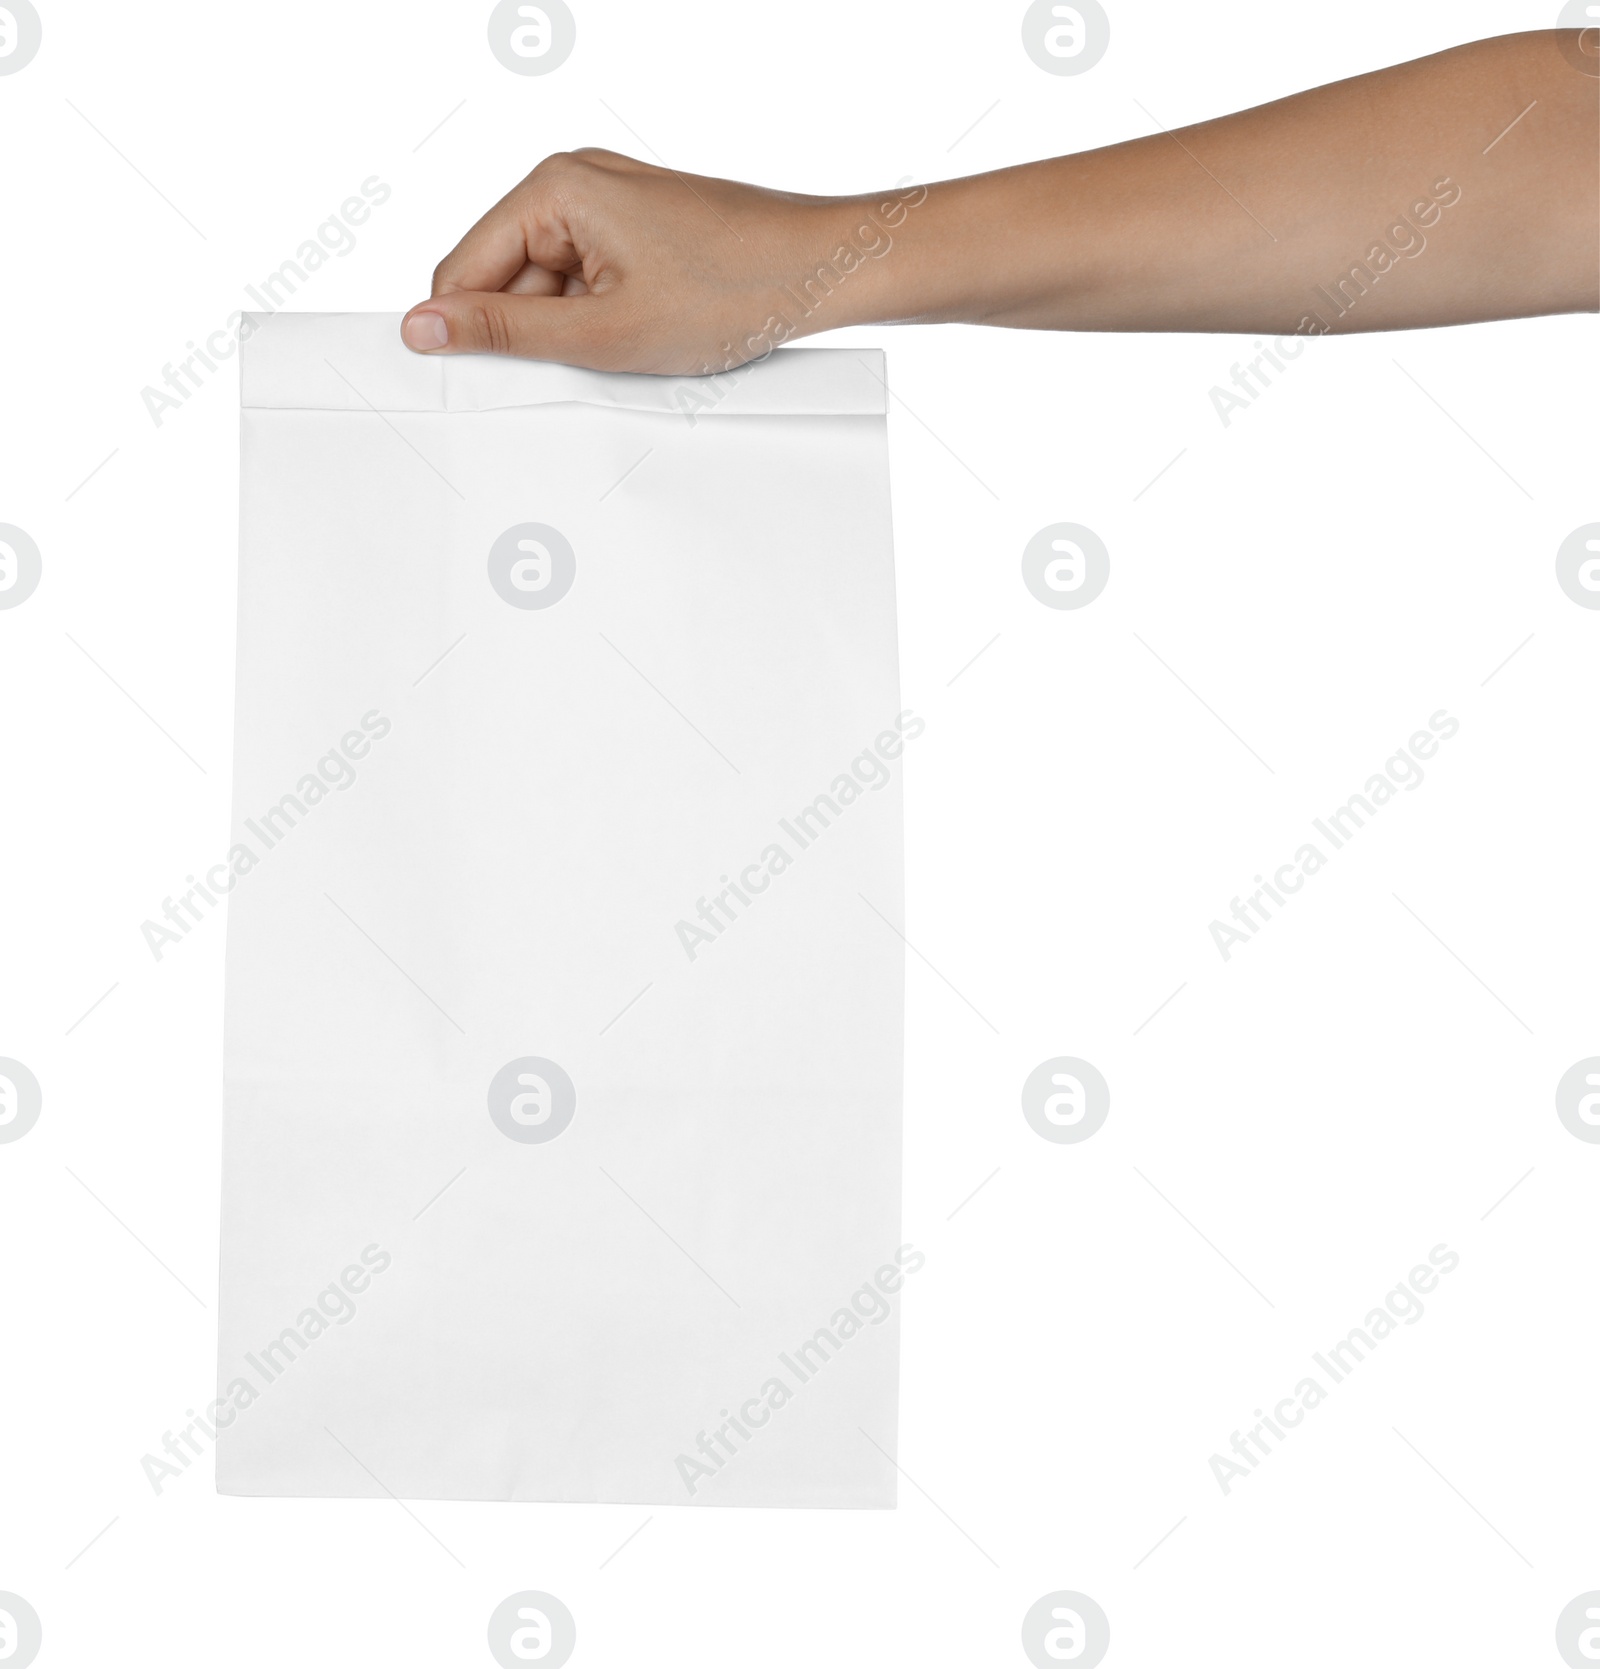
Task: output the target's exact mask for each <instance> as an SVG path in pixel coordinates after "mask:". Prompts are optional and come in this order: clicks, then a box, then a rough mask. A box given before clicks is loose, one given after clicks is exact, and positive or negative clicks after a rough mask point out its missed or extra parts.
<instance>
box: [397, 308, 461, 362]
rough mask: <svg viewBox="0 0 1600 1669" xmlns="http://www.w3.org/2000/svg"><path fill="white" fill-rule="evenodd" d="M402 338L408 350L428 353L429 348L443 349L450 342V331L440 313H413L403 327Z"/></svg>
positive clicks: (401, 329) (401, 328)
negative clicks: (412, 349) (413, 349)
mask: <svg viewBox="0 0 1600 1669" xmlns="http://www.w3.org/2000/svg"><path fill="white" fill-rule="evenodd" d="M400 336H401V339H402V340H403V341H404V343H405V345H406V346H407V347H408V348H415V349H417V350H418V352H421V353H426V352H427V350H428V349H429V348H442V347H443V346H444V345H445V344H446V343H447V342H448V341H449V340H450V331H449V327H448V326H447V325H446V324H445V322H444V319H443V318H442V317H441V316H440V315H439V314H438V313H413V314H412V315H411V317H410V318H409V319H407V320H406V322H405V323H404V324H403V325H401V327H400Z"/></svg>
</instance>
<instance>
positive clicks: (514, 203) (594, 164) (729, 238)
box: [401, 150, 915, 375]
mask: <svg viewBox="0 0 1600 1669" xmlns="http://www.w3.org/2000/svg"><path fill="white" fill-rule="evenodd" d="M913 195H915V194H913ZM905 213H906V209H905V207H904V204H903V203H902V202H900V200H899V199H897V198H894V197H890V198H888V199H886V200H885V201H884V202H883V203H881V204H880V203H879V202H878V201H877V200H876V199H871V198H868V199H843V198H822V197H801V196H796V195H794V194H791V193H787V192H780V191H764V190H762V189H760V188H758V187H756V186H749V185H740V184H737V183H735V182H733V181H730V180H713V179H702V178H699V177H697V176H693V175H687V174H678V173H675V172H674V171H673V170H671V169H668V168H657V167H654V166H652V165H651V164H649V163H646V162H636V161H634V159H633V158H631V157H625V156H619V155H617V154H616V153H615V152H614V151H600V150H581V151H574V152H571V153H570V154H562V155H558V156H552V157H548V158H546V160H545V161H543V162H541V163H540V164H539V166H538V167H537V168H535V169H534V171H533V172H532V173H531V174H530V175H529V176H528V177H527V178H526V179H525V180H524V181H523V182H522V183H521V185H519V186H518V187H517V188H516V189H515V190H514V191H512V192H511V193H510V194H509V195H508V196H506V197H504V198H502V199H501V201H500V202H498V203H497V204H496V205H495V206H494V207H493V208H492V209H491V210H490V211H489V212H488V214H486V215H485V216H484V217H483V219H482V220H480V221H479V222H478V223H477V225H476V226H474V227H473V228H472V230H471V231H470V232H468V233H467V235H466V236H465V237H464V238H463V239H462V240H461V242H460V243H459V244H457V245H456V247H455V248H454V249H453V250H452V251H451V252H450V254H449V255H447V256H446V257H445V259H444V260H443V261H442V262H441V263H440V265H439V267H438V269H437V271H435V273H434V275H433V295H432V297H431V298H430V299H429V300H428V301H425V302H422V303H421V304H420V305H418V306H416V307H414V308H412V310H411V311H410V312H409V313H408V314H407V315H406V317H405V320H404V322H403V324H402V326H401V334H402V336H403V338H404V340H405V343H406V346H407V347H409V348H413V349H415V350H416V351H417V352H419V353H499V354H516V355H519V356H521V357H524V358H532V359H554V360H561V361H564V362H565V363H567V364H569V365H586V366H592V367H594V368H596V369H599V370H609V371H650V372H656V373H661V374H680V375H681V374H689V375H698V374H703V373H706V372H712V371H721V370H725V369H728V368H730V367H732V366H734V365H740V364H743V363H744V362H745V361H746V360H750V359H756V358H760V357H762V356H763V355H765V354H766V353H768V352H770V351H771V350H772V348H774V347H776V346H777V345H778V343H779V342H782V341H787V340H790V339H792V338H794V337H796V336H802V335H809V334H810V333H811V332H812V331H814V330H822V329H829V328H832V327H833V326H835V325H841V324H849V323H853V322H856V320H857V319H860V318H865V317H867V316H868V315H869V313H870V311H871V304H870V301H869V295H870V294H871V293H873V292H874V289H875V287H874V286H873V285H872V284H871V283H870V282H868V277H867V274H866V268H867V267H869V266H870V265H872V264H873V262H874V259H875V257H877V256H880V255H882V254H884V253H886V252H887V250H888V248H889V246H890V242H891V240H892V230H891V227H890V225H889V224H888V223H887V222H888V221H889V220H893V221H895V222H896V223H897V222H898V221H899V220H901V219H903V218H904V215H905ZM847 266H848V267H849V268H850V269H851V270H850V271H849V272H846V271H845V270H844V268H845V267H847ZM819 271H820V272H822V273H823V274H824V276H823V278H822V279H821V280H820V282H819V278H818V274H819Z"/></svg>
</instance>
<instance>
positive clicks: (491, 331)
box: [466, 301, 512, 354]
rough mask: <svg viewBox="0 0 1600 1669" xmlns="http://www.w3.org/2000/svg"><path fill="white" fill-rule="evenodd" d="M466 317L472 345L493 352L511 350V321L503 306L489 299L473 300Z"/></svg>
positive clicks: (502, 352) (506, 352) (501, 352)
mask: <svg viewBox="0 0 1600 1669" xmlns="http://www.w3.org/2000/svg"><path fill="white" fill-rule="evenodd" d="M466 319H467V330H468V335H469V339H470V340H471V342H472V345H473V346H474V347H477V348H482V349H484V350H486V351H487V352H489V353H494V354H508V353H510V352H511V350H512V331H511V321H510V319H509V318H507V316H506V312H505V309H504V308H503V307H500V306H498V305H496V304H495V303H494V302H489V301H479V302H474V303H473V304H472V306H471V307H469V308H468V309H467V313H466Z"/></svg>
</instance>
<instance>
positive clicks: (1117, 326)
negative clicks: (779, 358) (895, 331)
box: [807, 31, 1600, 333]
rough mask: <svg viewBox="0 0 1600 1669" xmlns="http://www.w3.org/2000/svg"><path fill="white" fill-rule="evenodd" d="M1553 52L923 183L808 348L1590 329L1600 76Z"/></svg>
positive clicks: (1498, 54)
mask: <svg viewBox="0 0 1600 1669" xmlns="http://www.w3.org/2000/svg"><path fill="white" fill-rule="evenodd" d="M1575 38H1576V37H1575V36H1574V35H1572V34H1571V33H1569V34H1568V35H1567V37H1566V44H1567V46H1568V50H1569V51H1570V50H1571V43H1572V42H1574V41H1575ZM1562 44H1563V42H1562V40H1561V38H1560V37H1558V35H1557V33H1556V32H1554V31H1549V32H1544V33H1538V34H1525V35H1513V36H1506V37H1503V38H1500V39H1497V40H1490V41H1482V42H1477V43H1475V44H1473V45H1470V46H1465V47H1460V48H1456V49H1454V50H1452V51H1448V52H1443V53H1439V54H1437V55H1436V56H1434V57H1431V58H1424V59H1420V60H1417V61H1416V62H1414V63H1409V64H1401V65H1398V66H1396V67H1394V68H1391V69H1385V70H1380V71H1378V72H1376V73H1374V74H1370V75H1363V76H1358V77H1356V78H1354V79H1353V80H1349V81H1342V82H1338V83H1335V84H1333V85H1331V86H1327V87H1321V88H1317V89H1315V90H1313V91H1311V92H1306V93H1301V94H1298V95H1296V96H1294V97H1292V98H1286V99H1282V100H1279V101H1278V102H1276V103H1274V104H1269V105H1264V106H1262V107H1260V108H1258V109H1255V110H1248V111H1244V112H1241V113H1239V114H1237V115H1230V116H1225V117H1222V118H1220V119H1218V120H1215V121H1209V122H1204V123H1201V124H1200V125H1198V126H1195V127H1191V128H1186V129H1181V130H1178V131H1175V132H1173V133H1170V134H1169V133H1157V134H1155V135H1152V136H1151V137H1149V138H1144V139H1137V140H1134V141H1131V142H1129V143H1127V144H1121V145H1114V146H1111V147H1109V148H1107V149H1104V150H1098V151H1091V152H1087V153H1084V154H1082V155H1079V156H1070V157H1061V158H1058V159H1055V160H1053V161H1048V162H1038V163H1030V164H1026V165H1024V166H1021V167H1016V168H1008V169H1004V170H1001V171H1000V172H998V173H994V174H985V175H979V176H975V177H973V178H969V179H962V180H952V181H947V182H944V183H942V184H939V185H935V186H932V187H930V188H929V189H928V193H927V196H926V198H925V199H924V200H922V201H921V202H919V203H917V204H916V206H915V207H914V208H909V209H907V211H906V212H905V214H904V216H903V218H902V220H901V223H900V225H899V227H898V229H896V230H895V231H894V232H893V234H892V236H893V245H892V248H890V249H889V250H888V251H886V252H884V254H883V255H882V256H881V257H880V258H879V259H877V260H875V261H872V262H871V263H870V264H868V265H866V266H865V267H863V268H862V276H861V279H860V282H857V280H856V278H855V277H854V276H852V277H851V279H850V280H849V282H848V283H846V284H844V285H841V286H840V287H839V290H838V292H837V294H836V295H835V296H833V297H830V298H829V299H830V305H827V306H823V307H820V308H818V309H817V311H816V314H815V316H814V324H815V327H816V328H820V329H826V328H829V327H830V326H832V325H834V324H838V323H844V322H850V323H860V322H869V321H884V320H919V321H929V322H932V321H950V320H959V321H967V322H971V323H982V324H993V325H1011V326H1019V327H1024V328H1034V329H1041V328H1044V329H1061V330H1152V331H1160V330H1200V331H1203V330H1216V331H1272V332H1275V333H1287V332H1292V331H1295V330H1297V329H1299V330H1302V331H1311V332H1316V333H1321V331H1322V330H1324V329H1326V330H1333V331H1344V330H1377V329H1395V328H1404V327H1408V326H1417V325H1436V324H1457V323H1465V322H1469V321H1472V320H1480V319H1493V318H1511V317H1520V316H1525V315H1529V314H1536V313H1560V312H1577V311H1583V310H1593V309H1595V308H1596V306H1597V305H1600V79H1596V78H1595V77H1594V76H1592V75H1587V74H1584V73H1582V72H1581V71H1580V70H1579V69H1578V68H1576V67H1575V66H1574V65H1573V63H1572V62H1570V61H1569V58H1568V57H1567V56H1566V55H1565V54H1564V53H1563V51H1562V50H1561V48H1562ZM1512 123H1514V124H1515V125H1514V126H1511V127H1510V129H1509V131H1507V128H1508V124H1512ZM864 201H865V200H864ZM872 201H876V200H875V199H874V200H872ZM903 201H904V199H903ZM859 206H860V205H852V207H859ZM832 303H837V304H838V305H836V306H835V305H832ZM812 322H813V321H812V320H808V321H807V325H808V326H810V325H811V323H812Z"/></svg>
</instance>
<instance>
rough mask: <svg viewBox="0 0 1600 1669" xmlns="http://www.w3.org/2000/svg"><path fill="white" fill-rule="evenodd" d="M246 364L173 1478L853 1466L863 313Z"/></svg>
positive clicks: (874, 1455) (894, 831)
mask: <svg viewBox="0 0 1600 1669" xmlns="http://www.w3.org/2000/svg"><path fill="white" fill-rule="evenodd" d="M242 378H243V384H242V386H243V414H242V424H243V450H242V480H241V529H240V571H239V671H238V712H237V729H236V755H235V785H234V819H233V828H232V833H231V837H230V840H231V849H230V851H229V852H228V855H227V858H226V859H225V860H224V861H221V862H219V863H218V864H216V865H215V866H213V867H212V868H211V869H210V870H208V871H207V873H206V874H205V875H204V876H199V877H196V882H197V884H199V885H204V886H206V887H208V888H209V889H210V890H211V891H212V892H214V893H220V894H225V895H226V898H227V906H228V916H229V920H228V953H227V1005H226V1107H225V1140H224V1187H223V1222H222V1287H221V1291H222V1308H221V1323H220V1335H221V1336H220V1361H219V1376H218V1392H217V1398H216V1401H215V1403H214V1404H212V1405H211V1406H210V1407H209V1408H208V1409H207V1410H206V1411H205V1413H206V1415H207V1417H208V1423H210V1424H212V1425H214V1427H215V1428H216V1430H217V1433H218V1446H217V1457H218V1461H217V1471H218V1483H219V1488H221V1489H222V1490H223V1491H225V1492H227V1493H231V1494H241V1495H302V1496H375V1495H384V1494H393V1495H396V1496H400V1497H406V1496H411V1497H456V1498H472V1499H514V1500H534V1501H627V1502H648V1503H656V1502H659V1503H669V1504H671V1503H676V1504H681V1505H692V1506H728V1505H737V1506H832V1507H868V1506H889V1505H892V1504H893V1502H894V1498H895V1490H894V1481H895V1469H894V1465H893V1463H892V1461H891V1459H890V1458H889V1457H890V1456H891V1455H892V1454H893V1453H894V1450H895V1425H896V1364H897V1351H898V1328H899V1316H900V1309H901V1306H902V1304H903V1302H904V1301H905V1295H906V1292H907V1290H908V1285H909V1286H911V1287H914V1284H915V1275H916V1272H917V1270H918V1269H919V1268H920V1267H921V1264H922V1255H921V1253H920V1252H918V1251H917V1250H916V1248H915V1247H913V1246H909V1245H905V1244H903V1243H902V1240H901V1235H900V1228H899V1174H900V1096H901V1046H902V976H903V965H902V952H903V942H902V940H901V938H900V932H899V929H900V926H901V924H902V896H901V895H902V863H901V815H900V796H901V775H902V772H903V770H904V765H905V758H906V755H907V751H908V749H914V746H915V742H916V739H917V737H918V736H919V735H920V734H921V731H922V721H921V719H920V718H918V717H917V716H916V715H915V714H914V713H911V712H908V711H905V710H904V709H903V708H902V706H901V702H900V697H899V691H898V681H897V668H896V653H895V604H894V582H893V563H892V555H891V543H890V525H889V497H888V480H887V460H886V449H885V418H884V412H885V401H886V392H885V385H884V369H883V362H882V357H881V355H879V354H877V353H871V352H819V351H802V350H784V351H780V352H779V353H777V354H775V355H773V356H772V357H771V358H770V359H768V360H767V361H766V362H764V363H761V364H758V365H754V366H751V367H748V368H746V369H744V370H741V371H738V372H734V373H729V374H727V375H722V376H716V377H708V378H685V379H671V378H653V377H644V376H615V375H602V374H598V373H592V372H585V371H578V370H572V369H568V368H566V367H561V366H555V365H547V364H531V363H521V362H513V361H506V360H496V359H492V358H487V357H471V358H432V359H429V358H421V357H417V356H414V355H412V354H410V353H408V352H407V351H406V350H405V349H404V348H403V347H401V346H400V343H399V337H398V321H397V319H396V318H394V317H391V316H387V315H383V316H379V315H298V316H295V315H262V316H256V317H253V318H251V319H250V321H249V329H248V332H247V333H246V340H245V342H244V345H243V354H242Z"/></svg>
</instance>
